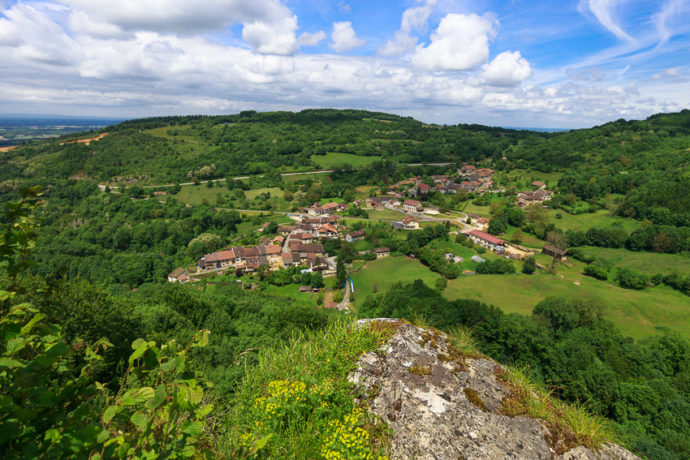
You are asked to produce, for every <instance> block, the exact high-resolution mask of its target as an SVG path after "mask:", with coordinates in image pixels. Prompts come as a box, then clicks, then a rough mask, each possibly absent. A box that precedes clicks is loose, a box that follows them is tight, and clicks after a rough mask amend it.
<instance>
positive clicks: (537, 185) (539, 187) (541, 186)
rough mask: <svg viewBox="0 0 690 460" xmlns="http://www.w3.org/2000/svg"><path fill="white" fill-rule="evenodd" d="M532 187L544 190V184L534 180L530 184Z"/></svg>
mask: <svg viewBox="0 0 690 460" xmlns="http://www.w3.org/2000/svg"><path fill="white" fill-rule="evenodd" d="M532 187H537V188H538V189H541V190H544V189H546V184H545V183H543V182H541V181H538V180H535V181H534V182H532Z"/></svg>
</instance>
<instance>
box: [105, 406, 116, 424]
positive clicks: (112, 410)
mask: <svg viewBox="0 0 690 460" xmlns="http://www.w3.org/2000/svg"><path fill="white" fill-rule="evenodd" d="M118 409H119V408H118V407H117V406H110V407H108V408H107V409H106V410H105V412H103V423H108V422H110V421H111V420H112V419H113V417H115V414H117V410H118Z"/></svg>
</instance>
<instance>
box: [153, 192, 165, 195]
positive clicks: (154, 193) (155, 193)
mask: <svg viewBox="0 0 690 460" xmlns="http://www.w3.org/2000/svg"><path fill="white" fill-rule="evenodd" d="M165 195H166V193H165V192H163V191H157V192H153V196H165Z"/></svg>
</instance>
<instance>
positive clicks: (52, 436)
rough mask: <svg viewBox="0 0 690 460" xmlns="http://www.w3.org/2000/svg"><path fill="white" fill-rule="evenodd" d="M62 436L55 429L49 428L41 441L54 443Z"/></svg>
mask: <svg viewBox="0 0 690 460" xmlns="http://www.w3.org/2000/svg"><path fill="white" fill-rule="evenodd" d="M61 437H62V435H60V432H59V431H58V430H56V429H55V428H51V429H50V430H48V431H46V434H45V435H44V436H43V439H45V440H46V441H50V442H56V441H59V440H60V438H61Z"/></svg>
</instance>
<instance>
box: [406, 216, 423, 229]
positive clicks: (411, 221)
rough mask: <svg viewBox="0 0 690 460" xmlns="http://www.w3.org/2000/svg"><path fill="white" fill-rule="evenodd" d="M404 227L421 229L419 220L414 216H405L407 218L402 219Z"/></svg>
mask: <svg viewBox="0 0 690 460" xmlns="http://www.w3.org/2000/svg"><path fill="white" fill-rule="evenodd" d="M402 224H403V228H405V230H419V229H420V226H419V220H417V219H415V218H414V217H412V216H405V218H404V219H403V220H402Z"/></svg>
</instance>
